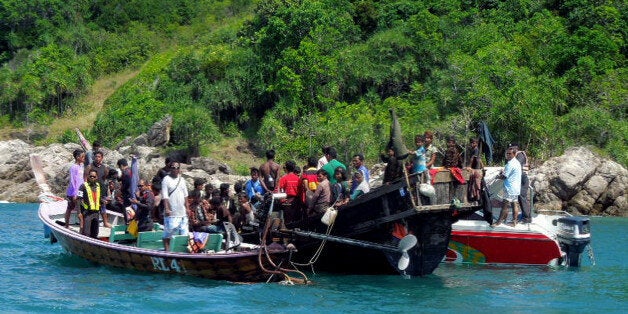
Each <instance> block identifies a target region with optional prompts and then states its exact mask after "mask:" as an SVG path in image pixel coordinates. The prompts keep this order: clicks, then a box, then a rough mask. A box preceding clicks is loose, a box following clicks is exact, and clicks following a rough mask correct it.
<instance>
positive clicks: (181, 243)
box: [162, 232, 190, 253]
mask: <svg viewBox="0 0 628 314" xmlns="http://www.w3.org/2000/svg"><path fill="white" fill-rule="evenodd" d="M162 234H163V232H162ZM189 245H190V236H187V235H174V236H172V239H170V251H171V252H184V253H189V252H190V249H189V248H188V247H189Z"/></svg>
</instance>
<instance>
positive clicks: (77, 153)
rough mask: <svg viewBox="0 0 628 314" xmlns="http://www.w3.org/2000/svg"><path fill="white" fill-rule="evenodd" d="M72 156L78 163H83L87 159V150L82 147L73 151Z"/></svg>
mask: <svg viewBox="0 0 628 314" xmlns="http://www.w3.org/2000/svg"><path fill="white" fill-rule="evenodd" d="M72 157H74V161H75V162H76V163H82V162H84V161H85V152H84V151H83V150H82V149H75V150H74V151H73V152H72Z"/></svg>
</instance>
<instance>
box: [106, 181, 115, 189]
mask: <svg viewBox="0 0 628 314" xmlns="http://www.w3.org/2000/svg"><path fill="white" fill-rule="evenodd" d="M107 185H108V186H109V190H110V191H113V190H115V189H116V182H115V181H113V180H112V181H109V182H108V183H107Z"/></svg>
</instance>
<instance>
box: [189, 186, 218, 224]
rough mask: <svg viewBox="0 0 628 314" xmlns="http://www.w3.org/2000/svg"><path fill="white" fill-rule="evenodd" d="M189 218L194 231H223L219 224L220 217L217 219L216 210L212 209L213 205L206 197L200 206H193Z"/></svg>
mask: <svg viewBox="0 0 628 314" xmlns="http://www.w3.org/2000/svg"><path fill="white" fill-rule="evenodd" d="M190 194H192V193H190ZM189 218H190V226H191V228H192V231H196V232H207V233H220V232H221V231H220V228H219V227H218V225H217V223H218V219H216V212H215V211H214V210H212V209H211V205H210V204H209V201H208V200H206V199H203V200H201V201H200V203H199V204H198V206H196V207H193V208H191V211H190V213H189Z"/></svg>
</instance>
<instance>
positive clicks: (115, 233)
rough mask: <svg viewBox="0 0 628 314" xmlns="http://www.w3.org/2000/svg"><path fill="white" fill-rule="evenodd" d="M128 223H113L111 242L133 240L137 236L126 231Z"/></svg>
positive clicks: (110, 235)
mask: <svg viewBox="0 0 628 314" xmlns="http://www.w3.org/2000/svg"><path fill="white" fill-rule="evenodd" d="M126 228H127V226H126V225H113V226H111V234H109V242H111V243H114V242H120V241H125V242H131V241H134V240H135V239H136V238H135V237H134V236H133V235H132V234H130V233H128V232H127V231H126Z"/></svg>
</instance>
